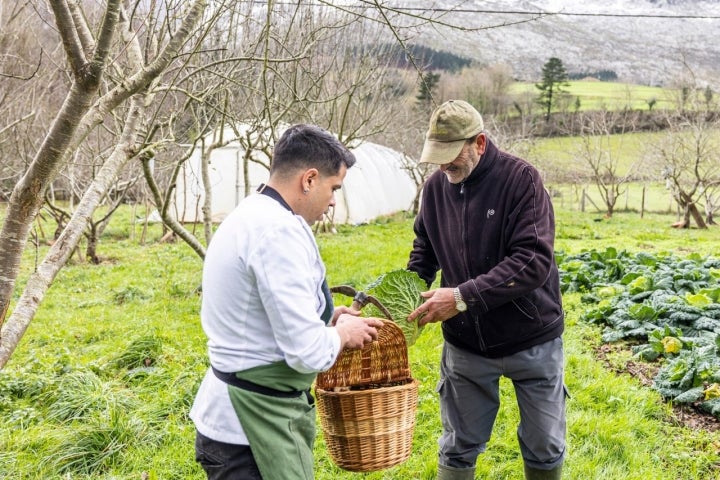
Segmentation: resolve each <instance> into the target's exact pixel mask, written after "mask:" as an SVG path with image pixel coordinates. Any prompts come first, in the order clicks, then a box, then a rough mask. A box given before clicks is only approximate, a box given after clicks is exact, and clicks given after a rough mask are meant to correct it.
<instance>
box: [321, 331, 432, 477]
mask: <svg viewBox="0 0 720 480" xmlns="http://www.w3.org/2000/svg"><path fill="white" fill-rule="evenodd" d="M315 396H316V399H317V402H316V403H317V409H318V415H319V417H320V425H321V427H322V431H323V437H324V439H325V443H326V445H327V448H328V452H329V454H330V458H332V460H333V461H334V462H335V463H336V464H337V465H338V466H339V467H341V468H343V469H345V470H350V471H354V472H371V471H375V470H382V469H384V468H389V467H392V466H395V465H397V464H399V463H402V462H403V461H405V460H407V458H408V457H409V456H410V451H411V447H412V437H413V431H414V429H415V411H416V409H417V397H418V383H417V381H416V380H413V379H412V377H411V376H410V368H409V367H408V358H407V345H406V344H405V337H404V336H403V333H402V330H401V329H400V327H398V326H397V325H395V324H394V323H393V322H390V321H386V322H385V324H384V325H383V327H382V328H381V329H380V330H379V331H378V340H377V341H375V342H372V344H370V345H368V346H366V347H365V348H363V349H362V350H349V349H345V350H343V351H342V352H341V353H340V356H339V357H338V360H337V362H336V363H335V365H334V366H333V367H332V368H331V369H330V370H328V371H327V372H324V373H322V374H320V375H318V378H317V381H316V384H315Z"/></svg>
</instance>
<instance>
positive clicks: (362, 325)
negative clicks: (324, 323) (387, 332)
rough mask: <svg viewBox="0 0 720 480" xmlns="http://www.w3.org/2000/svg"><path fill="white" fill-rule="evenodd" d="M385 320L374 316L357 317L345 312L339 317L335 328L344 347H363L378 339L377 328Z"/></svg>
mask: <svg viewBox="0 0 720 480" xmlns="http://www.w3.org/2000/svg"><path fill="white" fill-rule="evenodd" d="M382 325H383V322H382V320H380V319H379V318H374V317H357V316H354V315H351V314H347V313H343V314H341V315H339V316H338V317H337V320H336V322H335V328H336V329H337V331H338V334H339V335H340V341H341V343H342V345H341V347H342V348H363V347H364V346H365V345H366V344H368V343H370V342H372V341H373V340H377V338H378V332H377V329H378V328H380V327H382Z"/></svg>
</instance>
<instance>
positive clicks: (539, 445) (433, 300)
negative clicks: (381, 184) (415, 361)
mask: <svg viewBox="0 0 720 480" xmlns="http://www.w3.org/2000/svg"><path fill="white" fill-rule="evenodd" d="M421 162H426V163H433V164H437V165H439V168H438V170H437V171H436V172H434V173H433V174H432V175H431V176H430V178H429V179H428V180H427V182H426V184H425V186H424V189H423V196H422V204H421V206H420V212H419V213H418V216H417V218H416V219H415V226H414V230H415V240H414V242H413V248H412V251H411V253H410V260H409V262H408V269H409V270H412V271H415V272H417V273H418V274H419V275H420V277H422V278H423V279H424V280H425V281H426V282H427V284H428V286H430V285H431V284H432V283H433V281H434V280H435V277H436V275H437V273H438V271H442V275H441V282H440V288H437V289H434V290H430V291H428V292H425V293H424V294H423V296H424V297H425V298H426V301H425V302H424V303H423V304H422V305H421V306H420V307H418V308H417V309H416V310H415V311H414V312H412V313H411V314H410V315H409V317H408V320H410V321H413V320H415V319H416V318H418V317H420V320H419V321H420V323H422V324H425V323H430V322H442V332H443V338H444V339H445V342H444V345H443V352H442V360H441V365H440V381H439V383H438V387H437V391H438V393H439V397H440V414H441V420H442V425H443V432H442V435H441V436H440V439H439V441H438V443H439V446H440V451H439V458H438V476H437V478H438V479H440V480H465V479H467V480H471V479H473V478H474V474H475V464H476V461H477V457H478V455H479V454H480V453H482V452H483V451H485V448H486V445H487V442H488V441H489V440H490V436H491V433H492V428H493V423H494V421H495V417H496V415H497V412H498V408H499V405H500V395H499V387H498V385H499V378H500V377H501V376H505V377H507V378H509V379H510V380H511V381H512V382H513V386H514V388H515V393H516V397H517V403H518V407H519V410H520V424H519V425H518V429H517V437H518V441H519V444H520V452H521V453H522V457H523V461H524V469H525V478H526V479H530V480H533V479H534V480H538V479H559V478H560V477H561V470H562V464H563V460H564V457H565V430H566V426H565V397H566V389H565V386H564V380H563V345H562V332H563V329H564V320H563V318H564V315H563V309H562V303H561V297H560V285H559V274H558V269H557V265H556V263H555V257H554V247H553V245H554V240H555V219H554V213H553V208H552V204H551V202H550V198H549V195H548V194H547V192H546V190H545V188H544V187H543V183H542V181H541V179H540V175H539V173H538V171H537V170H536V169H535V168H534V167H533V166H532V165H530V164H529V163H528V162H526V161H525V160H522V159H520V158H517V157H515V156H512V155H510V154H507V153H505V152H502V151H500V150H498V148H497V147H496V146H495V145H494V144H493V142H492V141H490V140H489V139H488V138H487V136H486V134H485V133H484V131H483V120H482V117H481V115H480V113H478V111H477V110H475V108H473V107H472V106H471V105H470V104H469V103H467V102H464V101H461V100H450V101H448V102H446V103H444V104H442V105H441V106H440V107H438V108H437V109H436V110H435V111H434V112H433V114H432V116H431V118H430V126H429V129H428V131H427V134H426V137H425V145H424V147H423V152H422V157H421Z"/></svg>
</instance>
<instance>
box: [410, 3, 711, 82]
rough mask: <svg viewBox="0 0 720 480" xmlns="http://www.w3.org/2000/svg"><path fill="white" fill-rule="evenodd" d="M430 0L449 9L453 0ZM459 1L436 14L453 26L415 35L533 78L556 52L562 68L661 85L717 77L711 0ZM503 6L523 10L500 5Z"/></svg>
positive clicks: (426, 42)
mask: <svg viewBox="0 0 720 480" xmlns="http://www.w3.org/2000/svg"><path fill="white" fill-rule="evenodd" d="M435 5H436V6H437V7H440V9H448V10H452V9H454V8H455V7H456V6H457V2H455V1H450V0H444V1H438V2H435ZM461 8H462V11H456V12H453V11H448V12H447V13H445V14H444V15H443V16H442V22H443V23H446V24H452V25H456V26H459V27H461V28H460V29H459V28H449V27H445V26H441V25H438V24H435V25H434V26H433V28H428V29H424V30H423V31H421V32H420V33H419V35H418V37H417V39H416V42H417V43H420V44H423V45H426V46H428V47H431V48H434V49H437V50H444V51H448V52H451V53H454V54H456V55H460V56H463V57H467V58H470V59H472V60H473V61H475V62H478V63H480V64H486V65H490V64H497V63H504V64H507V65H509V66H510V67H511V68H512V70H513V74H514V76H515V77H516V78H518V79H519V80H526V81H537V80H539V79H540V77H541V70H542V66H543V64H544V63H545V62H546V61H547V60H548V59H549V58H550V57H558V58H560V59H561V60H562V61H563V64H564V65H565V67H566V69H567V70H568V71H569V72H583V71H598V70H610V71H614V72H615V73H616V74H617V75H618V81H627V82H632V83H638V84H645V85H659V86H663V85H670V84H672V83H674V82H678V81H679V80H680V79H681V78H687V77H688V76H692V77H693V79H694V81H696V82H697V83H698V84H700V85H713V86H718V85H720V44H719V42H718V40H717V39H718V38H720V1H718V0H609V1H604V2H601V1H598V0H586V1H584V2H570V1H567V0H518V1H513V2H508V1H503V0H471V1H468V2H463V3H462V7H461ZM508 11H513V12H518V11H523V12H528V14H525V15H522V14H518V13H500V12H508ZM532 12H536V13H538V15H537V16H533V15H531V13H532ZM539 12H544V13H543V14H539ZM518 22H522V23H518Z"/></svg>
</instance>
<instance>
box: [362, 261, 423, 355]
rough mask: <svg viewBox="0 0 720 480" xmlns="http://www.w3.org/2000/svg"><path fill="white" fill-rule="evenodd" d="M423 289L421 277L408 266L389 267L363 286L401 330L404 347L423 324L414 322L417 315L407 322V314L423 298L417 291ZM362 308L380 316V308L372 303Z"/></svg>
mask: <svg viewBox="0 0 720 480" xmlns="http://www.w3.org/2000/svg"><path fill="white" fill-rule="evenodd" d="M425 290H427V288H426V285H425V280H423V279H422V278H420V276H418V274H417V273H415V272H411V271H409V270H393V271H391V272H388V273H385V274H383V275H381V276H380V277H378V279H377V280H375V281H374V282H373V283H371V284H370V285H369V286H368V288H367V290H366V292H367V294H368V295H372V296H373V297H375V298H376V299H378V300H379V301H380V303H381V304H382V305H383V306H384V307H385V308H386V309H387V310H388V311H389V312H390V315H392V320H393V321H394V322H395V323H396V324H397V325H398V326H399V327H400V329H402V331H403V333H404V334H405V342H406V343H407V345H408V347H409V346H411V345H413V344H414V343H415V341H416V340H417V339H418V337H419V336H420V332H421V331H422V329H423V327H420V326H418V322H417V319H415V321H413V322H408V321H407V317H408V315H410V313H411V312H412V311H413V310H415V309H416V308H417V307H419V306H420V305H421V304H422V303H423V301H424V299H423V298H422V296H421V295H420V293H421V292H424V291H425ZM365 310H366V311H367V312H368V313H370V314H371V316H376V317H383V314H382V313H381V312H380V310H379V309H377V308H375V306H374V305H372V304H368V305H367V306H366V307H365Z"/></svg>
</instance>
